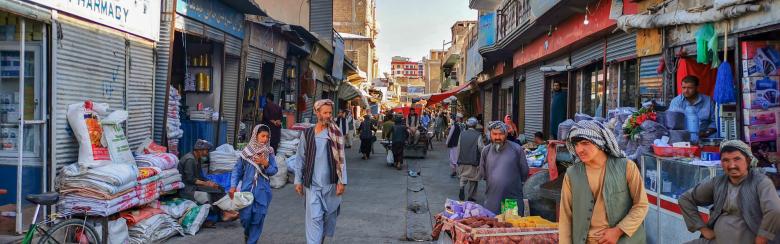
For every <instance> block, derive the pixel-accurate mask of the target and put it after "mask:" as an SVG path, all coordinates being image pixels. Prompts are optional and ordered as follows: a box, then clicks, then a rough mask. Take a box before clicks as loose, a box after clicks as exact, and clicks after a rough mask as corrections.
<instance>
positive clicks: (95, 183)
mask: <svg viewBox="0 0 780 244" xmlns="http://www.w3.org/2000/svg"><path fill="white" fill-rule="evenodd" d="M62 178H65V177H62ZM137 184H138V181H135V180H133V181H131V182H128V183H126V184H124V185H120V186H115V185H111V184H108V183H106V182H103V181H99V180H94V179H88V178H85V179H82V178H66V179H62V180H61V181H60V184H59V189H74V188H76V189H77V188H90V189H92V190H95V191H100V192H103V193H105V194H117V193H120V192H123V191H125V190H127V189H132V188H133V187H135V186H136V185H137Z"/></svg>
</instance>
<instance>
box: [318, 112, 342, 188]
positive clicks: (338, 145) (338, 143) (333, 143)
mask: <svg viewBox="0 0 780 244" xmlns="http://www.w3.org/2000/svg"><path fill="white" fill-rule="evenodd" d="M325 105H329V106H330V107H331V108H333V107H334V103H333V101H331V100H330V99H322V100H319V101H316V102H315V103H314V111H319V109H320V108H321V107H322V106H325ZM313 129H314V130H315V134H316V125H315V128H313ZM327 129H328V139H330V150H331V153H333V160H335V161H336V175H337V176H338V177H339V180H343V179H344V178H343V177H342V173H343V172H341V169H342V166H343V165H344V163H345V161H346V158H347V156H346V154H345V153H344V134H343V133H342V132H341V129H340V128H339V126H338V125H337V124H336V123H335V122H334V121H329V123H328V128H327ZM342 183H343V182H342Z"/></svg>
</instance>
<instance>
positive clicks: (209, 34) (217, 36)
mask: <svg viewBox="0 0 780 244" xmlns="http://www.w3.org/2000/svg"><path fill="white" fill-rule="evenodd" d="M204 28H205V29H206V32H205V35H206V38H208V39H210V40H213V41H216V42H220V43H224V42H225V32H222V31H221V30H219V29H217V28H214V27H211V26H208V25H205V26H204Z"/></svg>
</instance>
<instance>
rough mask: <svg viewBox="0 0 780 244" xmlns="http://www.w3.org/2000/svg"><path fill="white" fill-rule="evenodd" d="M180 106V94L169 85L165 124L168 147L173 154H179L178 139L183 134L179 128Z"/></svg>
mask: <svg viewBox="0 0 780 244" xmlns="http://www.w3.org/2000/svg"><path fill="white" fill-rule="evenodd" d="M180 106H181V95H179V91H178V90H176V88H174V87H173V86H171V88H170V94H168V114H167V116H168V123H167V124H166V130H167V132H168V134H167V135H168V148H169V149H170V152H171V153H173V154H179V152H178V148H179V147H178V146H179V139H181V138H182V137H183V136H184V131H183V130H182V129H181V115H180V111H179V107H180Z"/></svg>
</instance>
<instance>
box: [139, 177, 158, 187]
mask: <svg viewBox="0 0 780 244" xmlns="http://www.w3.org/2000/svg"><path fill="white" fill-rule="evenodd" d="M159 180H160V175H154V176H152V177H149V178H146V179H143V180H139V181H138V184H139V185H146V184H149V183H151V182H154V181H159Z"/></svg>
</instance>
